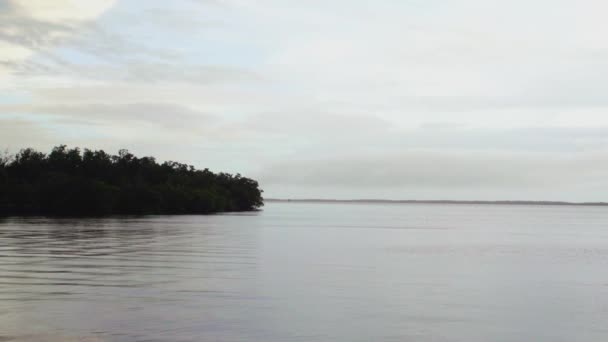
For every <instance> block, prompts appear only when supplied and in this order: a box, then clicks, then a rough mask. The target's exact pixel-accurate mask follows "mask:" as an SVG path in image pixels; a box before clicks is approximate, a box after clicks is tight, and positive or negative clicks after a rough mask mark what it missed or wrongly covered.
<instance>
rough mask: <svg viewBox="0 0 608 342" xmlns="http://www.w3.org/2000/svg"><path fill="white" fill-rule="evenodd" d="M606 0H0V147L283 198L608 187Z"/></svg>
mask: <svg viewBox="0 0 608 342" xmlns="http://www.w3.org/2000/svg"><path fill="white" fill-rule="evenodd" d="M606 10H608V3H605V2H601V1H595V0H583V1H573V0H570V1H568V0H566V1H557V2H556V1H551V2H550V1H546V0H543V1H536V2H529V1H520V0H517V1H510V2H504V1H481V0H464V1H459V2H443V1H438V0H430V1H407V2H401V1H392V0H387V1H378V2H374V3H373V4H372V3H370V2H367V1H343V0H338V1H331V2H323V1H307V2H301V1H293V0H287V1H277V0H262V1H249V0H176V1H170V2H167V1H160V0H149V1H145V2H144V1H137V2H133V1H120V0H90V1H86V2H84V1H70V0H57V1H53V2H52V4H51V2H49V1H44V0H0V136H1V137H2V138H1V139H0V148H1V149H4V148H7V149H8V150H9V151H12V152H15V151H17V150H18V149H19V148H23V147H34V148H37V149H39V150H41V151H44V152H48V151H49V149H50V148H52V147H53V146H56V145H59V144H67V145H68V146H70V147H76V146H79V147H88V148H92V149H104V150H106V151H108V152H116V151H118V149H121V148H126V149H129V150H130V151H131V152H133V153H134V154H136V155H139V156H143V155H151V156H155V157H157V158H158V160H161V161H162V160H175V161H179V162H183V163H188V164H192V165H195V166H196V167H198V168H209V169H211V170H214V171H226V172H232V173H241V174H243V175H246V176H248V177H252V178H255V179H257V180H259V182H260V184H261V187H262V188H263V189H264V190H265V193H264V195H265V197H268V198H295V197H297V198H314V197H332V198H382V199H404V198H405V199H417V200H432V199H445V200H536V201H568V202H601V201H608V195H606V194H608V177H606V175H608V138H607V137H608V116H607V115H606V113H605V109H606V108H607V107H608V96H606V95H605V94H604V90H603V85H604V83H605V81H606V79H608V59H607V58H606V56H607V54H608V42H607V41H606V39H605V37H604V36H605V35H604V33H605V32H607V31H608V22H606V20H605V19H604V15H603V14H604V13H605V12H606Z"/></svg>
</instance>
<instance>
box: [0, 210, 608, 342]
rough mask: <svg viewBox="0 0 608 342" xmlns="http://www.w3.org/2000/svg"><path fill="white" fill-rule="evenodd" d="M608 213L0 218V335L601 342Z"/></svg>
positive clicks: (606, 330) (607, 311) (607, 331)
mask: <svg viewBox="0 0 608 342" xmlns="http://www.w3.org/2000/svg"><path fill="white" fill-rule="evenodd" d="M607 269H608V208H597V207H551V206H546V207H542V206H479V205H477V206H475V205H374V204H301V203H282V204H281V203H269V204H267V206H266V208H265V210H264V211H263V212H258V213H248V214H230V215H216V216H155V217H143V218H110V219H44V218H40V219H6V220H3V221H0V341H12V340H15V341H72V340H73V341H349V342H350V341H551V342H553V341H574V340H576V341H603V340H606V339H608V325H607V324H606V322H608V272H606V270H607Z"/></svg>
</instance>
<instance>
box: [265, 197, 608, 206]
mask: <svg viewBox="0 0 608 342" xmlns="http://www.w3.org/2000/svg"><path fill="white" fill-rule="evenodd" d="M264 201H268V202H308V203H395V204H399V203H401V204H485V205H492V204H494V205H572V206H608V202H569V201H533V200H395V199H377V198H355V199H335V198H265V199H264Z"/></svg>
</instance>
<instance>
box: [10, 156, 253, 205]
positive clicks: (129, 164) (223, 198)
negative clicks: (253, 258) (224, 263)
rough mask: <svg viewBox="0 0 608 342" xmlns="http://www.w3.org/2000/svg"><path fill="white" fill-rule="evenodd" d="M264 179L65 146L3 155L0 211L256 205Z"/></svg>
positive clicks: (151, 158)
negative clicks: (43, 151)
mask: <svg viewBox="0 0 608 342" xmlns="http://www.w3.org/2000/svg"><path fill="white" fill-rule="evenodd" d="M261 193H262V191H261V190H260V189H259V188H258V183H257V182H256V181H254V180H251V179H249V178H245V177H241V175H239V174H237V175H231V174H227V173H219V174H215V173H213V172H211V171H209V170H208V169H204V170H196V169H195V168H194V167H193V166H189V165H185V164H180V163H176V162H170V161H169V162H164V163H162V164H159V163H157V162H156V160H155V159H154V158H153V157H143V158H137V157H136V156H134V155H133V154H131V153H129V152H128V151H127V150H120V151H119V153H118V155H110V154H107V153H106V152H104V151H91V150H88V149H85V150H84V151H83V152H81V150H80V149H78V148H73V149H68V148H66V146H65V145H62V146H58V147H55V148H54V149H53V150H52V152H51V153H49V154H44V153H41V152H37V151H35V150H33V149H31V148H28V149H23V150H21V151H20V152H19V153H18V154H17V155H15V156H8V155H5V156H4V157H2V158H0V215H109V214H195V213H196V214H206V213H215V212H224V211H247V210H255V209H257V208H259V207H261V206H262V205H263V202H262V196H261Z"/></svg>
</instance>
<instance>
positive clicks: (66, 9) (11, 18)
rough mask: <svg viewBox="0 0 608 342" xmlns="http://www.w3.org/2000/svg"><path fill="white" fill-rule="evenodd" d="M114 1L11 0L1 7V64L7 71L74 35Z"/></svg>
mask: <svg viewBox="0 0 608 342" xmlns="http://www.w3.org/2000/svg"><path fill="white" fill-rule="evenodd" d="M114 2H115V0H92V1H74V0H58V1H52V2H49V1H44V0H8V1H6V2H5V3H4V8H0V11H1V12H0V44H1V45H0V46H2V47H3V48H2V49H0V62H3V63H4V64H5V68H4V69H5V70H4V71H5V72H7V71H11V69H12V68H13V67H15V66H18V65H19V63H22V62H24V61H26V60H27V59H28V58H30V57H32V56H33V55H34V54H35V53H36V52H39V51H41V50H43V49H46V48H50V47H52V46H53V45H54V44H57V43H58V42H60V41H62V40H63V39H66V38H67V37H69V36H70V35H72V34H74V33H75V32H76V31H77V29H78V28H79V27H80V26H81V25H83V24H84V23H86V22H87V21H90V20H93V19H95V18H97V17H98V16H99V15H101V14H102V13H103V12H104V11H106V10H108V9H109V8H110V7H112V5H113V4H114Z"/></svg>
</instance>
